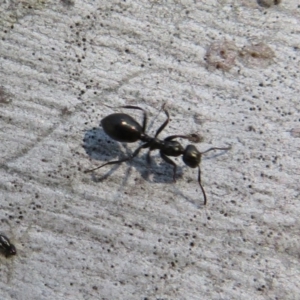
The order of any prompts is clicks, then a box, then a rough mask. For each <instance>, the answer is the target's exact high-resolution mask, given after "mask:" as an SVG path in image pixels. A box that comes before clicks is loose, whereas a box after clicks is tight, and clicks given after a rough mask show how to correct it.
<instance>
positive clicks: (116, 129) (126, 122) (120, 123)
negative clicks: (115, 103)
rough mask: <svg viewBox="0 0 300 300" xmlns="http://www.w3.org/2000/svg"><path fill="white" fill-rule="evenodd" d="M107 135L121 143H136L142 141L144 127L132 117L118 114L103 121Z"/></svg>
mask: <svg viewBox="0 0 300 300" xmlns="http://www.w3.org/2000/svg"><path fill="white" fill-rule="evenodd" d="M101 125H102V128H103V130H104V131H105V133H106V134H107V135H108V136H110V137H111V138H112V139H114V140H116V141H118V142H121V143H134V142H136V141H138V140H140V139H141V135H142V132H143V128H142V126H141V125H140V124H139V123H138V122H137V121H136V120H134V119H133V118H132V117H131V116H129V115H126V114H122V113H116V114H111V115H109V116H107V117H105V118H104V119H102V120H101Z"/></svg>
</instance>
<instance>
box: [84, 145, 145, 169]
mask: <svg viewBox="0 0 300 300" xmlns="http://www.w3.org/2000/svg"><path fill="white" fill-rule="evenodd" d="M146 144H147V143H146ZM146 144H143V145H141V146H140V147H138V148H137V149H135V151H134V152H133V154H131V155H130V156H128V157H125V158H123V159H120V160H113V161H109V162H107V163H105V164H103V165H101V166H100V167H97V168H94V169H91V170H86V171H84V173H89V172H93V171H95V170H98V169H100V168H102V167H104V166H107V165H115V164H121V163H123V162H125V161H128V160H131V159H133V158H134V157H135V156H137V155H138V154H139V152H140V151H141V150H142V149H143V148H145V145H146Z"/></svg>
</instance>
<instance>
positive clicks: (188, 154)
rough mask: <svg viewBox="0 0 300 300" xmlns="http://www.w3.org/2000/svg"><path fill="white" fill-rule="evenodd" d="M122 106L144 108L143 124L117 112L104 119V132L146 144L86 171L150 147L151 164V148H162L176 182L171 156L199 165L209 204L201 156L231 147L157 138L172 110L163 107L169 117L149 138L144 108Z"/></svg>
mask: <svg viewBox="0 0 300 300" xmlns="http://www.w3.org/2000/svg"><path fill="white" fill-rule="evenodd" d="M120 108H128V109H138V110H141V111H142V112H143V114H144V118H143V125H142V126H141V125H140V124H139V123H138V122H137V121H136V120H135V119H133V118H132V117H131V116H129V115H127V114H124V113H114V114H111V115H109V116H107V117H105V118H104V119H102V120H101V125H102V127H103V130H104V132H105V133H106V134H107V135H108V136H110V137H111V138H112V139H114V140H116V141H118V142H121V143H134V142H136V141H138V140H140V141H142V142H143V144H142V145H141V146H139V147H138V148H137V149H136V150H135V151H134V152H133V154H131V155H130V156H128V157H125V158H123V159H120V160H113V161H109V162H107V163H105V164H103V165H101V166H100V167H97V168H94V169H91V170H86V171H85V173H88V172H92V171H95V170H98V169H100V168H102V167H104V166H106V165H113V164H121V163H123V162H125V161H128V160H131V159H133V158H134V157H135V156H137V155H138V154H139V152H140V151H141V150H142V149H144V148H149V151H148V154H147V162H148V164H151V157H150V152H151V151H152V150H159V151H160V156H161V158H162V159H163V160H164V161H165V162H167V163H168V164H170V165H172V166H173V180H174V182H176V168H177V165H176V163H175V162H174V161H173V160H171V159H170V158H169V157H168V156H174V157H177V156H180V155H182V160H183V162H184V163H185V164H186V165H187V166H188V167H190V168H196V167H198V183H199V186H200V188H201V190H202V193H203V197H204V205H206V202H207V198H206V194H205V191H204V188H203V186H202V184H201V170H200V162H201V155H202V154H205V153H207V152H210V151H212V150H229V149H230V148H231V147H226V148H216V147H213V148H209V149H208V150H206V151H204V152H199V151H198V150H197V148H196V147H195V146H194V145H188V146H187V147H186V148H185V149H184V148H183V146H182V145H181V144H180V143H179V142H178V141H174V139H176V138H182V139H189V140H190V139H191V135H170V136H168V137H166V138H165V139H164V140H159V139H158V138H157V137H158V135H159V134H160V133H161V132H162V131H163V130H164V129H165V127H166V126H167V124H168V123H169V120H170V116H169V113H168V111H167V110H166V109H165V108H164V107H163V110H164V112H165V114H166V116H167V120H166V121H165V122H164V123H163V124H162V125H161V126H160V127H159V128H158V129H157V131H156V133H155V136H154V137H150V136H148V135H147V134H146V133H145V130H146V127H147V119H148V117H147V113H146V111H145V110H143V109H142V108H140V107H138V106H131V105H126V106H120Z"/></svg>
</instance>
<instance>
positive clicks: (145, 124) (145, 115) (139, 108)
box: [106, 105, 148, 133]
mask: <svg viewBox="0 0 300 300" xmlns="http://www.w3.org/2000/svg"><path fill="white" fill-rule="evenodd" d="M106 106H107V107H110V108H114V107H112V106H108V105H106ZM117 108H128V109H138V110H141V111H142V112H143V115H144V117H143V133H144V132H145V130H146V127H147V120H148V116H147V112H146V111H145V110H144V109H142V108H141V107H138V106H134V105H124V106H117Z"/></svg>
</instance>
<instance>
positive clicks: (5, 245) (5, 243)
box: [0, 234, 17, 257]
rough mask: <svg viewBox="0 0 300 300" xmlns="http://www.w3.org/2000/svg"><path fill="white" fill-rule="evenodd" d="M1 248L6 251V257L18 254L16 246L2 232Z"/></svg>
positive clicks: (0, 237)
mask: <svg viewBox="0 0 300 300" xmlns="http://www.w3.org/2000/svg"><path fill="white" fill-rule="evenodd" d="M0 249H1V251H2V252H3V253H4V255H5V257H9V256H11V255H16V254H17V250H16V247H15V246H14V245H13V244H12V243H11V242H10V240H9V239H8V238H7V237H6V236H5V235H3V234H0Z"/></svg>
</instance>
